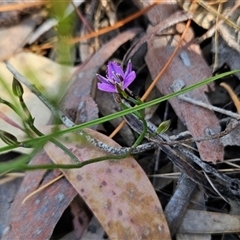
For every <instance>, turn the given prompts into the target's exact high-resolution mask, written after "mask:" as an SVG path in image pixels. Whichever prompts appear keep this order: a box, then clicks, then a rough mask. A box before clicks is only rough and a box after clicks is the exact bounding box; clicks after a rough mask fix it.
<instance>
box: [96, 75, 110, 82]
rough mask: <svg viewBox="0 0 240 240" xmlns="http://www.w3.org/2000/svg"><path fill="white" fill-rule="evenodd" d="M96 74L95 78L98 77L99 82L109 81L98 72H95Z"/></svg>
mask: <svg viewBox="0 0 240 240" xmlns="http://www.w3.org/2000/svg"><path fill="white" fill-rule="evenodd" d="M96 76H97V78H98V80H99V81H100V82H102V83H106V84H108V83H109V81H108V79H107V78H105V77H103V76H102V75H100V74H96Z"/></svg>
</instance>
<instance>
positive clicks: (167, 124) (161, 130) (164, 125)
mask: <svg viewBox="0 0 240 240" xmlns="http://www.w3.org/2000/svg"><path fill="white" fill-rule="evenodd" d="M170 125H171V120H167V121H164V122H162V123H160V125H159V127H158V128H157V133H164V132H166V131H167V130H168V128H169V127H170Z"/></svg>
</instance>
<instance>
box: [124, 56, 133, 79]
mask: <svg viewBox="0 0 240 240" xmlns="http://www.w3.org/2000/svg"><path fill="white" fill-rule="evenodd" d="M131 72H132V62H131V60H129V61H128V64H127V69H126V71H125V75H124V76H125V77H127V75H128V74H129V73H131Z"/></svg>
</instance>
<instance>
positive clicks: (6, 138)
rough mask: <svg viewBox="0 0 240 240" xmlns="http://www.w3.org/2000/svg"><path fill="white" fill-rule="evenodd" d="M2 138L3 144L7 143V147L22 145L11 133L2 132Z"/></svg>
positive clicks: (0, 133)
mask: <svg viewBox="0 0 240 240" xmlns="http://www.w3.org/2000/svg"><path fill="white" fill-rule="evenodd" d="M0 138H1V139H2V141H3V142H5V143H6V144H7V145H16V144H20V143H19V142H18V140H17V138H16V137H15V136H14V135H12V134H11V133H8V132H5V131H2V130H0Z"/></svg>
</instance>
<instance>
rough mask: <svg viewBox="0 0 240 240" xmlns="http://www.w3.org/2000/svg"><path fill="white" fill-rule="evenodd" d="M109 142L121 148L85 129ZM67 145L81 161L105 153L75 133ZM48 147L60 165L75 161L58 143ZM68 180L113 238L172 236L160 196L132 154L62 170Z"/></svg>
mask: <svg viewBox="0 0 240 240" xmlns="http://www.w3.org/2000/svg"><path fill="white" fill-rule="evenodd" d="M86 131H87V132H88V133H89V134H91V135H92V136H93V137H95V138H98V139H99V140H101V141H103V142H105V143H106V144H108V145H111V146H114V147H119V145H118V144H117V143H115V142H114V141H113V140H112V139H110V138H108V137H106V136H104V135H102V134H100V133H98V132H96V131H93V130H90V129H88V130H86ZM63 139H65V142H64V144H65V146H67V147H68V148H69V149H71V151H72V152H73V153H74V154H75V155H76V156H77V157H78V159H79V161H86V160H88V159H92V158H96V157H101V156H106V153H105V152H104V151H102V150H100V149H98V148H95V147H93V146H91V145H89V144H88V143H86V142H85V141H83V140H82V139H81V138H80V137H79V136H77V135H76V134H71V135H68V136H65V137H64V138H63ZM45 150H46V152H47V153H48V155H49V156H50V157H51V159H52V160H53V161H54V162H55V163H58V164H71V163H72V160H71V159H69V157H68V156H67V155H66V154H64V153H63V152H62V150H60V149H59V148H57V147H56V146H55V145H53V144H51V143H49V144H47V145H46V146H45ZM62 171H63V173H64V175H65V176H66V178H67V179H68V180H69V182H70V183H71V184H72V185H73V186H74V188H75V189H76V190H77V191H78V193H79V194H80V195H81V197H82V198H83V199H84V200H85V201H86V203H87V204H88V206H89V208H90V209H91V210H92V211H93V213H94V215H95V216H96V217H97V218H98V220H99V222H100V223H101V225H102V226H103V228H104V230H105V231H106V232H107V234H108V236H109V238H110V239H142V238H144V239H170V235H169V230H168V226H167V223H166V219H165V217H164V214H163V211H162V207H161V205H160V202H159V199H158V197H157V195H156V193H155V191H154V189H153V187H152V184H151V183H150V181H149V180H148V178H147V176H146V174H145V173H144V171H143V170H142V169H141V167H140V166H139V165H138V164H137V162H136V161H135V160H134V159H133V158H132V157H126V158H125V159H122V160H118V161H116V160H115V161H114V158H113V160H111V161H103V162H98V163H93V164H90V165H87V166H85V167H83V168H80V169H69V170H62Z"/></svg>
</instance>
